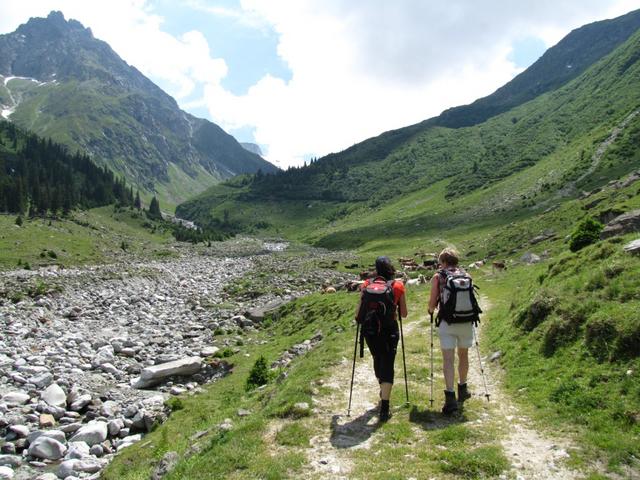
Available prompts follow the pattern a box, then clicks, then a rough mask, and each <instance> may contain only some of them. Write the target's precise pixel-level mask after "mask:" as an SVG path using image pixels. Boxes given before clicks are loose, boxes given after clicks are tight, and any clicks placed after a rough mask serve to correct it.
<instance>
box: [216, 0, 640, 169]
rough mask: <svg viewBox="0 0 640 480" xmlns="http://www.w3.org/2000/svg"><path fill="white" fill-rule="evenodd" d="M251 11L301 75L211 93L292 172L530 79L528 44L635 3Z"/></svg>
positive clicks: (254, 3) (411, 3)
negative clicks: (523, 67) (514, 51)
mask: <svg viewBox="0 0 640 480" xmlns="http://www.w3.org/2000/svg"><path fill="white" fill-rule="evenodd" d="M241 3H242V6H243V8H244V9H246V10H247V11H251V12H252V13H253V14H258V15H262V16H263V17H264V18H265V20H266V21H268V22H269V23H271V24H272V25H273V26H274V28H275V30H276V31H277V32H278V33H279V37H280V42H279V45H278V53H279V55H280V56H281V57H282V58H283V59H284V60H285V61H286V62H287V63H288V65H289V67H290V69H291V71H292V73H293V75H292V78H291V80H290V81H289V82H288V83H286V84H285V83H284V82H282V81H278V80H276V79H273V78H271V77H269V76H266V77H265V78H263V79H262V80H261V81H259V82H258V83H257V84H256V85H255V86H254V87H253V88H251V89H250V90H249V91H248V92H247V94H246V95H243V96H234V95H232V94H230V93H229V92H227V91H225V90H224V89H222V88H220V87H219V86H218V85H209V86H208V87H207V88H206V89H205V100H206V102H207V103H208V105H209V106H210V107H209V109H210V114H211V116H212V117H213V118H214V119H215V121H217V122H219V123H221V124H222V125H223V126H224V127H227V128H237V127H240V126H243V125H251V126H254V127H255V136H256V140H257V141H258V142H259V143H261V144H264V145H266V146H267V158H268V159H269V160H271V161H273V162H277V163H278V164H280V165H283V166H286V165H289V164H295V163H300V162H301V161H302V159H303V158H304V155H305V154H313V155H323V154H326V153H329V152H332V151H339V150H341V149H344V148H346V147H349V146H350V145H352V144H353V143H356V142H358V141H360V140H363V139H365V138H368V137H371V136H375V135H378V134H380V133H382V132H383V131H386V130H389V129H393V128H398V127H401V126H405V125H409V124H412V123H415V122H418V121H421V120H424V119H426V118H429V117H431V116H434V115H437V114H438V113H440V112H441V111H442V110H444V109H446V108H449V107H452V106H456V105H460V104H465V103H470V102H471V101H473V100H475V99H476V98H478V97H481V96H484V95H487V94H489V93H491V92H492V91H493V90H495V89H496V88H498V87H499V86H501V85H502V84H504V83H505V82H507V81H508V80H510V79H511V78H512V77H513V76H515V75H516V74H517V73H519V70H518V69H517V68H516V67H515V65H514V64H513V63H511V62H510V61H509V60H508V57H509V53H510V52H511V48H512V47H511V45H512V44H513V42H514V41H515V40H516V39H517V38H521V37H525V36H538V37H540V38H543V40H545V41H546V42H548V44H549V46H550V45H551V44H553V43H555V42H557V41H558V40H559V39H560V38H561V37H562V36H564V35H566V33H567V32H568V30H570V29H571V28H575V27H578V26H580V25H582V24H584V23H586V22H588V21H593V20H597V19H601V18H603V17H606V16H615V15H619V14H622V13H625V12H626V11H628V10H631V9H632V8H633V7H632V6H630V4H631V3H633V2H630V1H628V0H625V1H617V2H616V1H609V2H603V1H601V0H580V1H578V0H575V1H566V2H557V1H556V0H539V1H537V2H535V3H534V2H531V4H530V5H527V6H526V7H524V6H523V3H522V2H512V1H510V0H494V1H491V2H488V1H487V2H476V1H473V0H468V1H461V0H459V1H457V2H456V1H449V2H425V1H422V0H402V1H400V0H399V1H396V2H388V0H371V1H368V2H353V1H349V0H297V1H295V2H272V1H269V0H242V2H241ZM636 3H638V2H636Z"/></svg>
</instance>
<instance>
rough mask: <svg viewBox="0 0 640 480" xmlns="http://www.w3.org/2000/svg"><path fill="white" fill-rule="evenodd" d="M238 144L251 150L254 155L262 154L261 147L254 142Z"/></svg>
mask: <svg viewBox="0 0 640 480" xmlns="http://www.w3.org/2000/svg"><path fill="white" fill-rule="evenodd" d="M240 145H242V147H243V148H244V149H245V150H249V151H250V152H253V153H255V154H256V155H262V149H261V148H260V145H257V144H255V143H249V142H240Z"/></svg>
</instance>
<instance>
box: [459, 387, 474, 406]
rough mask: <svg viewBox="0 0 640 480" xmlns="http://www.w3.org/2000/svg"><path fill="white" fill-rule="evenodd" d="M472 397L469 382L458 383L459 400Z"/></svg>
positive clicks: (462, 400)
mask: <svg viewBox="0 0 640 480" xmlns="http://www.w3.org/2000/svg"><path fill="white" fill-rule="evenodd" d="M469 398H471V394H470V393H469V389H468V388H467V382H465V383H459V384H458V402H459V403H461V402H464V401H465V400H468V399H469Z"/></svg>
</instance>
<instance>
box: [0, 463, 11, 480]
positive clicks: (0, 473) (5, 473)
mask: <svg viewBox="0 0 640 480" xmlns="http://www.w3.org/2000/svg"><path fill="white" fill-rule="evenodd" d="M13 476H14V473H13V470H12V469H11V468H9V467H4V466H0V479H2V480H10V479H12V478H13Z"/></svg>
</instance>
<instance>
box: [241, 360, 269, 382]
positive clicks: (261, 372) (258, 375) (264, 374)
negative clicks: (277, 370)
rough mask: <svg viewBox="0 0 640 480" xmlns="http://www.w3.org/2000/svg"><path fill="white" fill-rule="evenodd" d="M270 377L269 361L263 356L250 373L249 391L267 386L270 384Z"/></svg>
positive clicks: (248, 380) (248, 379)
mask: <svg viewBox="0 0 640 480" xmlns="http://www.w3.org/2000/svg"><path fill="white" fill-rule="evenodd" d="M269 376H270V375H269V367H268V366H267V360H266V359H265V358H264V357H263V356H260V358H258V359H257V360H256V363H254V364H253V367H252V368H251V371H250V372H249V378H247V390H253V389H254V388H256V387H259V386H261V385H266V384H267V383H269Z"/></svg>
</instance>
